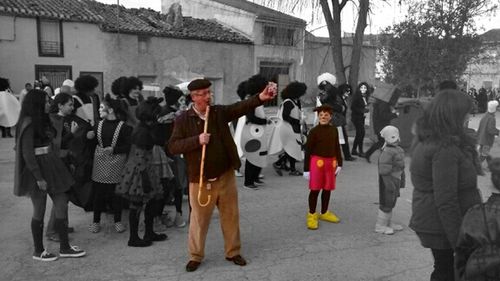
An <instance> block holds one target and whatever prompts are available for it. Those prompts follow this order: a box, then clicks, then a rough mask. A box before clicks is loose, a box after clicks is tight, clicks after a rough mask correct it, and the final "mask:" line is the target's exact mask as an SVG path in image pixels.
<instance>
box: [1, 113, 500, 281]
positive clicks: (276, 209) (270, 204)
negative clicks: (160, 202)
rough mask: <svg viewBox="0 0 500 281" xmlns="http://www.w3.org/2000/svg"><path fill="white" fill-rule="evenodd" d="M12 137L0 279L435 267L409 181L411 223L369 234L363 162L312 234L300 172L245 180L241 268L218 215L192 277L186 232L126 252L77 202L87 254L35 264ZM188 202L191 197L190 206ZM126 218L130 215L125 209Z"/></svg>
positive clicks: (5, 159) (400, 272)
mask: <svg viewBox="0 0 500 281" xmlns="http://www.w3.org/2000/svg"><path fill="white" fill-rule="evenodd" d="M478 118H479V116H476V117H474V118H473V120H472V122H471V126H472V127H474V126H476V127H477V122H478ZM497 122H498V121H497ZM499 123H500V122H499ZM351 142H352V139H351ZM13 143H14V141H13V139H0V171H1V174H0V226H1V227H0V249H1V253H2V255H1V257H0V267H1V276H0V280H73V281H77V280H143V281H146V280H307V281H313V280H394V281H403V280H404V281H413V280H414V281H420V280H428V278H429V274H430V272H431V269H432V257H431V254H430V251H429V250H426V249H424V248H422V247H421V246H420V244H419V241H418V239H417V237H416V236H415V234H414V233H413V232H412V231H411V230H410V229H408V228H407V227H406V226H407V224H408V221H409V218H410V214H411V192H412V185H411V182H410V181H409V177H408V181H407V188H406V189H404V190H402V194H401V198H400V199H399V200H398V203H397V206H396V208H395V211H394V220H395V221H396V222H400V223H402V224H403V225H405V229H404V231H402V232H399V233H396V234H395V235H392V236H386V235H382V234H377V233H374V232H373V228H374V224H375V218H376V213H377V205H376V202H377V201H378V187H377V166H376V164H374V163H372V164H368V163H367V162H366V161H365V160H363V159H358V161H355V162H346V163H345V165H344V167H343V169H342V172H341V174H340V176H339V178H338V182H337V190H336V191H334V193H333V197H332V201H331V204H330V206H331V209H332V210H333V211H335V212H336V213H337V214H338V215H339V216H340V218H341V220H342V221H341V223H340V224H329V223H325V222H321V223H320V228H319V229H318V230H316V231H311V230H307V228H306V226H305V215H306V212H307V194H308V189H307V188H306V186H307V185H306V181H305V180H304V179H303V178H302V177H292V176H283V177H278V176H276V175H275V174H274V172H273V171H272V169H271V168H266V169H264V171H263V173H264V175H265V179H264V180H265V182H266V186H264V187H263V188H261V189H260V190H257V191H254V190H246V189H243V188H241V187H242V186H243V183H242V178H239V179H238V184H239V187H240V188H239V202H240V217H241V235H242V241H243V256H244V257H246V258H247V259H248V261H249V264H248V265H247V266H245V267H239V266H235V265H233V264H232V263H230V262H227V261H225V260H224V252H223V243H222V242H223V240H222V234H221V230H220V226H219V220H218V216H217V213H215V214H214V217H213V221H212V223H211V228H210V230H209V234H208V237H207V247H206V258H205V260H204V262H203V264H202V266H201V267H200V268H199V269H198V270H197V271H196V272H193V273H187V272H185V269H184V266H185V264H186V262H187V261H188V255H187V241H186V240H187V228H180V229H179V228H170V229H169V230H168V232H167V234H168V236H169V240H167V241H165V242H158V243H155V244H154V245H153V246H152V247H149V248H144V249H138V248H130V247H127V246H126V243H127V239H128V232H125V233H122V234H117V233H115V232H114V230H113V229H112V224H111V223H110V221H111V218H106V217H104V219H103V222H104V223H105V227H104V228H103V231H101V232H100V233H98V234H91V233H89V231H88V230H87V226H88V225H89V223H90V222H91V220H92V215H91V213H84V212H83V211H82V210H80V209H79V208H76V207H75V206H73V205H71V206H70V214H69V215H70V225H71V226H73V227H75V229H76V232H75V233H73V234H70V237H71V240H72V242H73V243H74V244H76V245H79V246H81V247H82V248H83V249H85V250H86V251H87V253H88V255H87V256H86V257H84V258H80V259H59V260H58V261H55V262H47V263H43V262H38V261H34V260H33V259H32V258H31V254H32V251H33V246H32V238H31V233H30V230H29V229H30V218H31V209H32V207H31V203H30V200H29V199H28V198H18V197H15V196H14V195H12V186H13V184H12V182H13V170H14V161H13V159H14V153H13V150H12V148H13ZM497 153H500V148H499V147H498V145H495V147H494V150H493V154H497ZM377 155H378V154H375V155H373V156H372V157H373V158H372V160H375V159H376V157H377ZM497 155H498V154H497ZM407 160H409V159H407ZM372 162H376V161H372ZM407 162H408V161H407ZM479 182H480V186H481V189H482V190H483V195H484V196H488V195H489V192H488V185H489V184H490V183H489V175H488V177H480V179H479ZM186 205H187V202H186V201H185V202H184V207H185V209H186V208H187V206H186ZM48 207H49V206H48ZM185 213H187V211H185ZM123 218H124V221H127V218H128V213H125V214H124V216H123ZM47 220H48V218H46V221H47ZM45 246H46V248H47V249H49V250H51V251H53V252H57V251H58V246H59V245H58V243H54V242H49V241H46V242H45Z"/></svg>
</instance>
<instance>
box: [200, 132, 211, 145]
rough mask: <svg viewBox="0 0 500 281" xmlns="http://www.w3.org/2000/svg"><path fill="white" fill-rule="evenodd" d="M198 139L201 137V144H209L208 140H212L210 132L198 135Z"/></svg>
mask: <svg viewBox="0 0 500 281" xmlns="http://www.w3.org/2000/svg"><path fill="white" fill-rule="evenodd" d="M198 139H199V141H200V144H201V145H205V144H208V142H209V141H210V134H208V133H207V134H205V133H201V134H200V135H199V136H198Z"/></svg>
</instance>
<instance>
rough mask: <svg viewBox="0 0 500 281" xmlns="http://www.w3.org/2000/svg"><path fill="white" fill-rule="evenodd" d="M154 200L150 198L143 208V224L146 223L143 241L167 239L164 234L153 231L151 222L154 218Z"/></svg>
mask: <svg viewBox="0 0 500 281" xmlns="http://www.w3.org/2000/svg"><path fill="white" fill-rule="evenodd" d="M156 203H157V202H156V200H150V201H149V202H148V203H147V204H146V210H144V224H145V225H146V232H145V233H144V240H145V241H165V240H167V235H166V234H163V233H162V234H158V233H155V232H154V231H153V223H154V218H155V204H156Z"/></svg>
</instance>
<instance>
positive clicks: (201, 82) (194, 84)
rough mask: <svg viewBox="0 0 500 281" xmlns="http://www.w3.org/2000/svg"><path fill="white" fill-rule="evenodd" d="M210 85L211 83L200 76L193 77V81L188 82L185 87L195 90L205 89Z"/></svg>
mask: <svg viewBox="0 0 500 281" xmlns="http://www.w3.org/2000/svg"><path fill="white" fill-rule="evenodd" d="M211 85H212V83H210V81H208V80H207V79H205V78H202V79H194V80H193V81H191V82H190V83H189V84H188V86H187V88H188V90H190V91H196V90H203V89H206V88H208V87H210V86H211Z"/></svg>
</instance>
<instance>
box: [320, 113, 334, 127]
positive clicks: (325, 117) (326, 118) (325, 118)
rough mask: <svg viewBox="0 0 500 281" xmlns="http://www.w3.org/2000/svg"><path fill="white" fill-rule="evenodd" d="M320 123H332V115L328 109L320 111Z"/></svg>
mask: <svg viewBox="0 0 500 281" xmlns="http://www.w3.org/2000/svg"><path fill="white" fill-rule="evenodd" d="M318 119H319V124H321V125H326V124H329V123H330V120H332V115H331V114H330V112H328V111H320V112H318Z"/></svg>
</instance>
